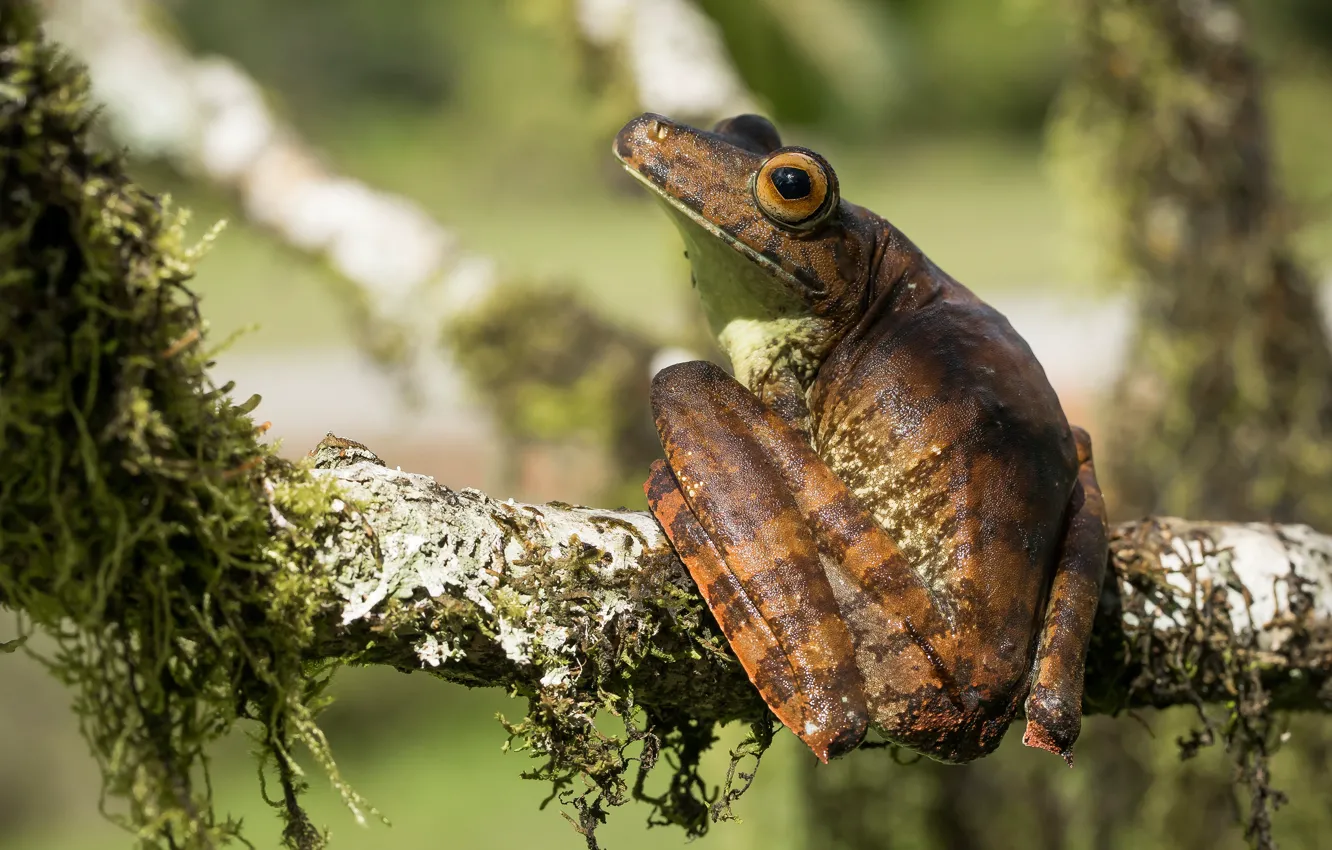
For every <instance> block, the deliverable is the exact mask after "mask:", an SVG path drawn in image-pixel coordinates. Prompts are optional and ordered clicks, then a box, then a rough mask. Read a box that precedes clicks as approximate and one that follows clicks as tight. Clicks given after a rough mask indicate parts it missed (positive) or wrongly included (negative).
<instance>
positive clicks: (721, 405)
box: [645, 362, 869, 761]
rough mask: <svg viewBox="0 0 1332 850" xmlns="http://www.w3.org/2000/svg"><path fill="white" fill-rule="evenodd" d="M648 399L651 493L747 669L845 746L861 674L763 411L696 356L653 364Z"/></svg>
mask: <svg viewBox="0 0 1332 850" xmlns="http://www.w3.org/2000/svg"><path fill="white" fill-rule="evenodd" d="M746 399H747V401H748V403H747V404H746V403H744V401H745V400H746ZM737 400H740V402H741V403H739V404H737V403H736V402H737ZM652 404H653V412H654V414H655V416H656V420H657V427H658V430H659V432H660V434H661V439H662V445H663V446H664V447H665V450H666V462H665V463H662V464H660V465H657V466H654V468H653V471H652V475H651V477H650V478H649V479H648V483H647V485H646V488H645V489H646V490H647V493H648V499H649V502H650V503H651V505H652V510H653V513H654V514H655V515H656V516H657V518H658V520H659V521H660V522H661V524H662V526H663V528H665V530H666V533H667V535H668V536H669V537H670V538H671V542H672V543H674V544H675V546H676V550H677V552H679V554H680V556H681V559H682V560H684V562H685V564H686V565H687V566H688V568H689V570H690V573H691V574H692V575H693V577H694V580H695V582H697V584H698V586H699V588H700V590H701V591H702V593H703V595H704V598H705V600H706V601H707V603H708V607H709V608H710V609H711V610H712V613H713V614H714V615H715V616H716V618H717V621H718V623H719V624H720V625H721V628H722V631H723V632H724V633H725V634H726V638H727V640H728V641H729V642H730V644H731V648H732V649H733V650H734V651H735V653H736V655H737V656H738V657H739V659H740V663H741V664H742V665H743V666H744V668H745V672H746V673H748V674H749V678H750V680H751V681H752V682H753V683H754V685H755V686H756V687H757V688H758V690H759V692H760V694H762V696H763V698H764V700H765V701H767V703H768V705H769V706H771V708H772V710H773V712H774V713H775V714H776V715H777V717H778V719H780V720H781V721H782V723H783V724H785V725H786V726H787V727H788V728H790V729H791V731H793V732H794V733H795V734H796V735H798V736H799V737H800V738H801V740H803V741H804V742H805V743H806V744H807V745H808V746H809V747H810V749H811V750H813V751H814V754H815V755H816V756H818V757H819V758H820V759H822V760H824V761H827V760H828V758H830V757H835V756H838V755H841V754H842V753H844V752H847V751H849V750H852V749H854V748H855V747H856V746H858V745H859V743H860V741H861V740H862V739H863V737H864V735H865V730H866V728H867V727H868V724H869V712H868V708H867V706H866V702H865V689H864V683H863V680H862V678H861V675H860V671H859V669H858V668H857V667H856V663H855V650H854V647H853V645H852V640H851V635H850V633H849V632H848V630H847V626H846V624H845V623H844V622H843V620H842V618H841V616H840V611H839V609H838V605H837V600H836V598H835V597H834V595H833V591H832V588H831V586H830V585H829V583H828V579H827V576H826V575H825V574H824V572H823V567H822V562H821V560H820V553H819V547H818V544H817V542H816V540H815V538H814V534H813V531H812V530H811V529H810V527H809V524H808V523H807V522H806V520H805V518H804V516H803V515H802V512H801V511H800V509H799V508H798V506H797V505H796V502H795V499H794V497H793V495H792V493H791V490H790V487H789V485H788V484H787V482H786V481H785V480H784V478H783V476H782V475H781V473H780V471H779V470H778V469H777V468H776V466H775V464H774V461H773V458H772V457H771V456H770V454H769V453H768V452H766V451H765V450H764V447H762V446H761V445H760V444H759V443H758V442H757V441H756V440H755V439H754V437H753V434H752V432H753V429H754V428H755V427H756V426H757V425H760V424H762V423H760V422H759V421H758V420H760V419H762V418H763V417H764V415H765V414H766V415H771V414H770V413H768V412H767V411H766V410H765V409H764V408H763V406H762V405H761V403H759V402H758V400H757V399H755V398H754V396H753V395H752V394H750V393H749V392H748V391H747V390H745V389H744V388H743V387H741V386H740V385H739V384H737V383H736V382H735V380H734V379H732V378H731V377H729V376H728V375H726V374H725V373H724V372H722V371H721V370H720V369H718V368H717V367H716V366H713V365H712V364H709V363H699V362H695V363H686V364H681V365H679V366H674V367H671V368H670V369H668V370H664V371H663V372H662V373H661V374H660V375H658V377H657V379H656V380H655V381H654V382H653V392H652ZM778 425H779V426H781V427H786V428H787V429H788V430H791V429H790V427H789V426H786V425H785V423H781V422H780V421H778ZM791 433H792V435H794V434H795V432H794V431H793V430H792V431H791ZM793 440H794V441H795V442H797V443H798V442H800V441H799V438H798V437H794V436H793Z"/></svg>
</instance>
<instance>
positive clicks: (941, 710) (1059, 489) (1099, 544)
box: [614, 114, 1106, 763]
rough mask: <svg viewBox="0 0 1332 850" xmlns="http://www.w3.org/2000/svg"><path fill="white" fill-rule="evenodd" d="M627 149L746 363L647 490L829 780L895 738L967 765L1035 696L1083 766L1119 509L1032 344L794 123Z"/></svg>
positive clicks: (689, 402) (644, 141) (648, 134)
mask: <svg viewBox="0 0 1332 850" xmlns="http://www.w3.org/2000/svg"><path fill="white" fill-rule="evenodd" d="M614 150H615V154H616V155H617V156H618V157H619V159H620V160H621V161H622V162H623V164H624V166H625V167H626V168H627V169H628V170H629V172H630V173H631V174H633V175H634V176H635V177H637V178H638V179H639V180H640V181H642V182H643V183H644V184H645V185H646V186H647V187H648V188H649V189H651V190H652V191H653V193H655V195H656V196H657V197H658V198H660V199H661V200H663V201H664V202H665V205H666V208H667V209H668V210H669V212H670V213H671V215H672V217H673V218H674V220H675V222H676V223H677V224H678V226H679V229H680V232H681V234H682V235H683V237H684V241H685V245H686V248H687V254H688V257H689V261H690V265H691V268H692V272H693V277H694V281H695V284H696V287H697V289H698V292H699V296H700V297H701V299H702V302H703V307H704V311H705V313H706V315H707V318H708V321H709V323H710V325H711V327H712V330H713V332H714V334H715V335H716V338H717V340H718V342H719V343H720V345H721V347H722V349H723V350H724V351H725V352H726V354H727V356H728V357H729V358H730V360H731V364H732V367H733V369H734V377H731V376H730V375H728V374H727V373H726V372H724V371H723V370H722V369H720V368H718V367H717V366H714V365H712V364H710V363H706V362H692V363H683V364H679V365H676V366H673V367H670V368H668V369H665V370H663V371H662V372H660V373H659V374H658V375H657V376H656V378H655V379H654V381H653V385H652V407H653V414H654V416H655V420H656V424H657V429H658V432H659V434H660V436H661V442H662V445H663V447H664V449H665V461H658V462H657V463H656V464H655V465H654V466H653V469H652V472H651V475H650V477H649V478H648V481H647V483H646V484H645V485H644V486H645V489H646V491H647V493H648V499H649V503H650V504H651V506H652V510H653V512H654V513H655V514H656V516H657V518H658V519H659V520H660V522H661V523H662V526H663V527H664V528H665V530H666V532H667V535H668V536H669V537H670V539H671V541H672V543H673V544H674V546H675V548H676V551H677V552H678V553H679V555H680V557H681V559H682V560H683V561H684V562H685V564H686V566H687V567H688V568H689V571H690V573H691V575H692V576H693V578H694V580H695V582H696V583H697V584H698V586H699V589H700V591H701V592H702V594H703V596H704V599H705V600H706V602H707V604H708V606H709V608H710V609H711V610H712V612H713V614H714V615H715V616H716V619H717V621H718V623H719V625H720V626H721V628H722V631H723V632H724V634H725V635H726V638H727V640H728V641H729V642H730V645H731V648H732V649H733V650H734V651H735V654H736V656H737V657H738V658H739V660H740V663H741V664H742V665H743V666H744V669H745V671H746V672H747V673H748V675H749V677H750V680H751V681H752V682H753V683H754V685H755V686H756V687H757V688H758V690H759V692H760V693H761V694H762V696H763V698H764V700H765V701H766V702H767V703H768V705H769V706H770V707H771V708H772V711H773V712H774V713H775V714H776V716H777V718H778V719H779V720H781V722H782V723H783V724H785V725H786V726H787V727H788V728H790V729H791V730H792V731H793V732H795V734H796V735H798V736H799V737H800V738H801V739H802V740H803V741H804V742H805V743H806V744H807V745H808V746H809V747H810V749H812V750H813V751H814V754H815V755H816V756H818V757H819V758H820V759H822V760H824V761H827V759H828V758H830V757H835V756H838V755H841V754H843V753H846V752H848V751H850V750H852V749H854V748H856V747H857V746H859V744H860V743H861V741H862V740H863V738H864V736H865V734H866V731H867V729H868V728H869V727H870V726H871V725H872V726H873V727H874V728H876V729H877V730H878V731H879V732H881V733H882V734H883V735H884V736H885V737H886V738H888V739H889V740H891V741H894V742H896V743H898V744H901V745H903V746H905V747H908V748H910V749H913V750H916V751H919V752H922V753H925V754H927V755H929V756H931V757H934V758H936V759H939V760H942V761H951V762H964V761H969V760H971V759H974V758H977V757H979V756H982V755H985V754H986V753H988V752H990V751H992V750H993V749H994V748H995V747H996V746H998V744H999V741H1000V739H1001V738H1002V736H1003V733H1004V731H1005V730H1006V729H1007V727H1008V725H1009V723H1010V722H1011V721H1012V719H1013V717H1014V716H1015V715H1016V714H1017V712H1018V710H1019V707H1021V706H1022V705H1023V702H1024V700H1025V711H1026V716H1027V731H1026V736H1025V737H1024V741H1025V742H1026V743H1027V744H1029V745H1031V746H1036V747H1041V748H1043V749H1046V750H1050V751H1052V752H1056V753H1059V754H1061V755H1063V756H1064V757H1065V758H1066V759H1070V752H1071V749H1072V746H1073V742H1074V740H1075V739H1076V738H1077V735H1078V731H1079V728H1080V725H1081V711H1082V689H1083V682H1082V677H1083V664H1084V658H1085V655H1086V651H1087V643H1088V639H1089V636H1090V633H1091V627H1092V619H1093V615H1094V613H1095V610H1096V604H1097V599H1098V596H1099V592H1100V586H1101V581H1102V578H1103V575H1104V570H1105V564H1106V525H1105V510H1104V505H1103V501H1102V498H1101V494H1100V490H1099V488H1098V487H1097V484H1096V478H1095V473H1094V471H1093V469H1092V459H1091V443H1090V439H1089V438H1088V436H1087V434H1086V433H1085V432H1083V431H1082V430H1080V429H1073V428H1070V427H1069V424H1068V421H1067V419H1066V418H1065V416H1064V412H1063V410H1062V408H1061V407H1060V404H1059V400H1058V398H1057V397H1056V396H1055V392H1054V390H1053V389H1052V388H1051V387H1050V383H1049V381H1048V380H1047V379H1046V376H1045V372H1044V370H1042V368H1041V366H1040V364H1039V363H1038V362H1037V361H1036V358H1035V356H1034V355H1033V354H1032V352H1031V349H1030V348H1029V347H1028V346H1027V344H1026V342H1024V341H1023V339H1022V338H1021V337H1020V336H1018V334H1017V332H1016V331H1014V330H1013V328H1012V326H1011V325H1010V324H1009V323H1008V321H1007V320H1006V319H1005V318H1004V317H1003V316H1002V315H1000V314H999V313H998V312H997V311H995V310H994V309H993V308H991V307H990V306H989V305H987V304H985V303H984V302H983V301H981V300H980V299H979V298H977V297H976V296H975V295H973V294H972V293H971V292H970V291H969V290H968V289H966V288H965V287H964V286H962V285H961V284H960V283H958V282H957V281H955V280H953V278H951V277H949V276H948V275H947V274H946V273H944V272H943V271H942V270H940V269H939V268H938V267H937V266H936V265H934V263H932V262H931V261H930V260H929V258H927V257H926V256H925V255H924V254H923V253H922V252H921V251H920V250H919V249H918V248H917V247H916V246H915V245H913V244H912V243H911V242H910V241H909V240H908V239H907V238H906V237H905V236H903V235H902V233H901V232H900V231H898V230H897V228H895V227H893V225H891V224H889V223H888V222H887V221H885V220H884V219H882V218H880V217H879V216H877V215H875V214H874V213H872V212H870V211H868V210H866V209H863V208H861V207H858V206H856V205H854V204H851V203H848V202H847V201H844V200H842V198H841V195H840V192H839V187H838V182H837V175H836V174H835V173H834V172H833V169H832V167H831V166H830V165H829V164H828V162H827V161H826V160H825V159H824V158H823V157H821V156H820V155H819V154H817V153H815V152H813V151H811V150H807V149H804V148H799V147H782V145H781V140H780V138H779V137H778V134H777V131H776V130H775V129H774V127H773V126H772V124H770V123H769V122H768V121H767V120H766V119H763V118H760V117H758V116H753V115H742V116H739V117H736V118H731V119H728V120H726V121H723V122H721V123H720V124H718V125H717V127H715V128H714V129H713V131H711V132H706V131H702V130H698V129H695V128H692V127H688V126H685V125H683V124H678V123H675V122H672V121H670V120H669V119H666V118H663V117H661V116H659V115H650V114H649V115H642V116H640V117H638V118H635V119H634V120H633V121H631V122H629V124H627V125H626V126H625V127H624V129H622V130H621V131H620V133H619V135H618V136H617V137H616V139H615V144H614ZM1070 763H1071V760H1070Z"/></svg>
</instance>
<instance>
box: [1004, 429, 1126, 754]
mask: <svg viewBox="0 0 1332 850" xmlns="http://www.w3.org/2000/svg"><path fill="white" fill-rule="evenodd" d="M1073 439H1074V441H1075V442H1076V443H1077V447H1078V483H1077V485H1076V486H1075V487H1074V490H1073V496H1072V501H1071V502H1070V504H1069V518H1068V525H1067V528H1066V530H1065V532H1064V541H1063V546H1062V547H1061V550H1060V555H1059V561H1058V564H1057V565H1056V567H1055V573H1054V581H1053V583H1052V584H1051V586H1050V598H1049V602H1048V603H1047V605H1046V611H1045V625H1044V627H1043V629H1042V631H1041V638H1040V644H1039V645H1038V647H1037V650H1036V661H1035V667H1034V670H1033V676H1032V683H1031V691H1030V692H1029V693H1028V695H1027V705H1026V710H1027V731H1026V734H1024V735H1023V736H1022V742H1023V743H1024V744H1026V745H1027V746H1029V747H1039V748H1040V749H1043V750H1049V751H1050V752H1053V753H1058V754H1059V755H1061V756H1063V757H1064V760H1065V761H1067V762H1068V763H1069V764H1070V765H1072V764H1073V757H1072V750H1073V742H1074V741H1076V740H1077V738H1078V732H1079V731H1081V728H1082V686H1083V681H1082V677H1083V670H1084V667H1085V663H1086V656H1087V643H1088V641H1089V640H1090V639H1091V630H1092V622H1093V620H1094V618H1095V616H1096V605H1097V602H1098V601H1099V599H1100V595H1101V584H1102V582H1103V581H1104V579H1105V567H1106V557H1107V547H1108V544H1107V534H1106V515H1105V500H1104V499H1103V498H1102V497H1101V488H1100V486H1099V485H1098V484H1097V483H1096V469H1095V468H1094V467H1093V465H1092V451H1091V437H1090V436H1088V434H1087V432H1086V431H1084V430H1082V429H1081V428H1074V429H1073Z"/></svg>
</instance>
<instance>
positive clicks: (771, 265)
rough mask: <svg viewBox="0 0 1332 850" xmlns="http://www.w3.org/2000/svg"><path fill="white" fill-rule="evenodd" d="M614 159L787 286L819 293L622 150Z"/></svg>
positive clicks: (662, 198)
mask: <svg viewBox="0 0 1332 850" xmlns="http://www.w3.org/2000/svg"><path fill="white" fill-rule="evenodd" d="M615 158H616V159H618V160H619V161H620V165H622V166H623V167H624V170H625V171H628V172H629V173H630V174H632V175H633V176H634V179H635V180H637V181H638V182H640V183H642V184H643V185H644V186H646V187H648V189H649V190H651V192H652V196H653V197H654V198H656V199H657V200H659V201H661V202H662V203H664V204H666V206H667V207H669V208H670V209H671V210H672V211H674V212H677V213H679V214H680V215H683V216H684V217H685V218H687V219H689V220H690V221H691V222H693V223H694V224H696V225H698V226H699V227H701V228H703V229H704V230H706V231H707V232H708V233H709V234H711V235H712V236H715V237H716V238H718V239H720V240H721V241H722V242H724V243H725V244H727V245H729V246H731V248H732V249H733V250H734V251H736V252H737V253H739V254H742V255H744V256H745V257H746V258H748V259H749V260H752V261H753V262H754V263H755V264H757V265H758V266H759V267H760V268H762V269H763V270H764V271H765V272H766V273H767V274H769V275H770V276H771V277H773V278H775V279H776V280H778V281H779V282H781V283H783V284H786V285H787V286H789V287H791V288H792V289H794V290H796V291H797V292H806V293H817V292H818V290H817V289H816V288H815V287H811V286H810V285H809V284H808V283H806V282H804V281H802V280H800V279H799V278H797V277H796V276H795V275H793V274H791V273H790V272H788V271H787V270H786V269H784V268H782V267H781V265H780V264H779V263H778V262H777V261H776V260H774V259H773V258H772V257H769V256H768V255H767V254H764V253H762V252H760V251H758V250H756V249H754V248H752V247H750V246H749V245H746V244H745V243H744V242H742V241H741V240H739V239H737V238H736V237H735V236H734V235H732V234H730V233H728V232H726V231H725V230H723V229H722V228H720V227H718V226H717V225H716V224H715V223H714V222H712V221H709V220H708V219H707V218H706V217H704V216H703V215H702V214H700V213H699V212H698V211H697V210H695V209H693V208H691V207H690V206H689V205H687V204H685V203H684V202H683V201H681V200H679V199H678V198H676V197H674V196H672V195H670V194H668V193H666V192H663V191H662V189H661V186H660V185H658V184H657V183H656V182H655V181H654V180H653V179H652V178H651V177H649V176H648V175H647V174H646V173H644V172H643V171H640V170H639V169H637V168H635V167H634V166H633V165H632V164H630V163H629V162H627V161H626V160H625V158H624V157H622V156H620V153H619V151H615Z"/></svg>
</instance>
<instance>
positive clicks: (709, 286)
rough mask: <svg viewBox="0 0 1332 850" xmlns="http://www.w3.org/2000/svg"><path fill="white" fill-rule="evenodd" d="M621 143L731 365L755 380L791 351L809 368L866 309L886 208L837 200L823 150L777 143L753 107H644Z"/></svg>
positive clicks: (797, 363)
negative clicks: (684, 259) (725, 110)
mask: <svg viewBox="0 0 1332 850" xmlns="http://www.w3.org/2000/svg"><path fill="white" fill-rule="evenodd" d="M615 155H616V156H617V157H619V159H620V161H621V162H622V163H624V166H625V168H626V169H628V171H629V173H631V174H633V175H634V176H635V177H637V178H638V179H639V180H640V181H642V182H643V183H644V184H645V185H646V186H647V187H648V188H649V189H651V190H652V191H653V192H654V193H655V194H656V195H657V197H659V198H660V199H661V200H663V201H664V202H665V203H666V206H667V208H668V209H669V210H670V212H671V213H672V218H674V219H675V222H676V224H677V225H678V226H679V228H680V232H681V234H682V236H683V237H684V240H685V245H686V248H687V251H686V253H687V255H688V257H689V261H690V265H691V267H692V269H693V275H694V282H695V284H696V285H697V286H698V289H699V295H700V297H701V298H702V300H703V307H704V311H705V312H706V313H707V315H708V320H709V322H710V323H711V325H712V328H713V332H714V333H715V334H716V335H717V338H718V341H719V342H720V343H721V345H722V347H723V349H725V350H726V352H727V354H728V355H729V356H730V357H731V360H732V362H733V364H734V365H735V367H736V377H737V378H739V379H740V380H741V381H742V382H743V383H745V384H747V385H749V386H750V387H751V389H752V388H754V382H755V380H762V379H763V376H764V375H766V374H768V373H769V372H770V371H771V370H772V368H773V366H774V363H775V361H776V360H777V359H778V358H780V357H783V356H790V357H789V359H791V360H793V362H792V363H791V364H790V365H791V366H793V367H794V369H795V371H796V372H797V373H798V374H799V375H800V377H801V379H802V380H803V381H806V382H807V381H808V380H810V379H812V373H813V371H817V368H818V363H819V362H820V361H821V360H822V358H823V356H824V355H825V354H826V353H827V350H828V349H829V348H830V347H831V345H832V343H833V342H835V341H836V339H837V337H839V336H840V334H841V333H843V332H844V331H845V330H846V329H847V328H848V327H850V326H851V325H852V324H854V322H855V320H856V319H857V318H858V317H859V314H860V312H861V311H863V310H864V305H865V304H866V301H867V295H868V292H869V288H870V286H871V282H872V280H873V277H874V276H873V274H872V271H873V269H874V266H875V264H876V262H877V259H878V258H877V256H876V252H877V250H878V249H879V248H880V247H881V243H882V241H883V239H882V236H883V234H884V232H885V230H884V227H885V223H884V222H883V221H882V219H880V218H878V217H877V216H875V215H874V214H873V213H871V212H869V211H868V210H865V209H862V208H860V207H858V206H855V205H854V204H850V203H847V202H846V201H844V200H842V199H841V196H840V194H839V192H838V186H837V175H836V173H834V171H833V169H832V166H831V165H829V164H828V161H827V160H825V159H824V158H823V157H822V156H820V155H818V154H817V153H815V152H814V151H811V150H808V149H806V148H799V147H782V146H781V139H780V138H779V137H778V135H777V131H776V129H775V128H774V127H773V126H772V124H771V123H769V122H768V121H767V119H765V118H761V117H759V116H757V115H741V116H738V117H736V118H730V119H727V120H725V121H722V122H721V123H720V124H718V125H717V126H716V127H715V128H714V129H713V131H712V132H706V131H703V130H698V129H695V128H693V127H689V126H687V125H684V124H677V123H675V122H674V121H671V120H670V119H668V118H663V117H662V116H660V115H653V114H646V115H640V116H639V117H637V118H635V119H634V120H632V121H630V122H629V123H628V124H626V125H625V126H624V129H622V130H620V133H619V135H618V136H616V138H615Z"/></svg>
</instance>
